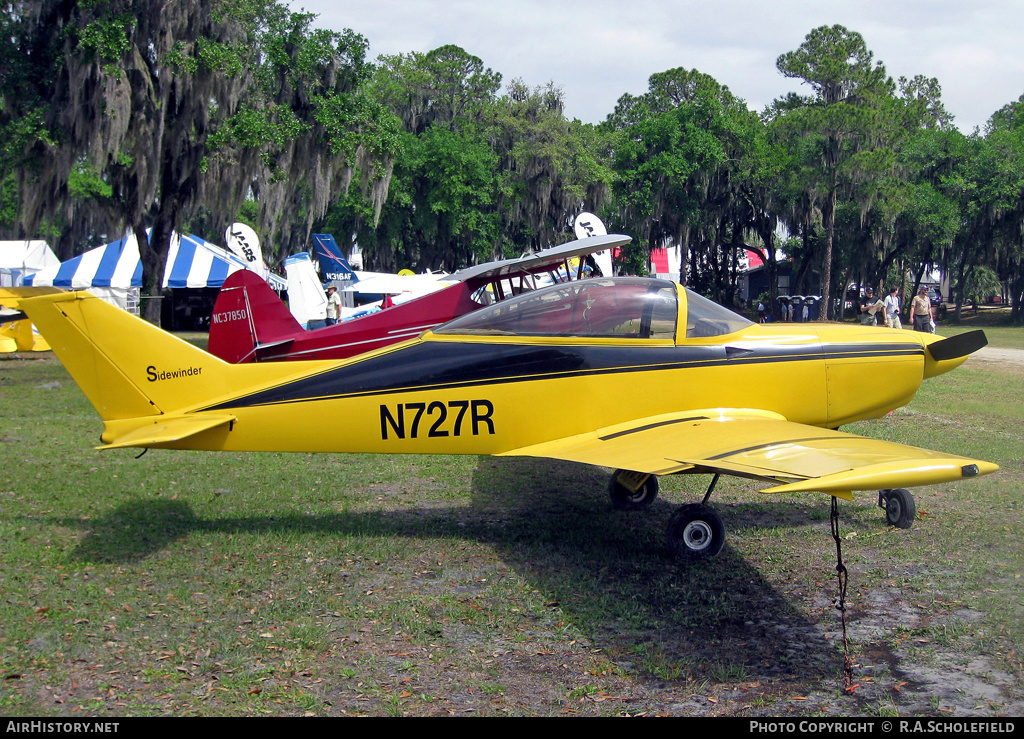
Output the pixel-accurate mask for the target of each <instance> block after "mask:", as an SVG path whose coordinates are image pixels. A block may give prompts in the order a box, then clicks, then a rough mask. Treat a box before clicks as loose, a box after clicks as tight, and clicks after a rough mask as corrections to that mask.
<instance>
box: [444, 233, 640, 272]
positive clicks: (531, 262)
mask: <svg viewBox="0 0 1024 739" xmlns="http://www.w3.org/2000/svg"><path fill="white" fill-rule="evenodd" d="M632 240H633V239H632V238H631V237H629V236H622V235H621V234H607V235H604V236H588V237H587V238H584V239H577V240H576V241H570V242H568V243H565V244H561V245H560V246H552V247H551V248H549V249H543V250H541V251H539V252H536V253H534V254H527V255H526V256H523V257H519V258H518V259H500V260H498V261H496V262H487V263H485V264H478V265H476V266H475V267H467V268H466V269H463V270H459V271H458V272H456V273H455V274H453V275H449V277H448V279H451V280H456V281H458V280H463V281H469V280H476V281H477V282H487V281H489V280H500V279H502V278H504V277H511V276H515V275H520V274H529V273H534V272H541V271H543V270H545V269H547V268H550V267H552V266H554V265H558V264H560V263H562V262H564V261H565V260H567V259H572V258H574V257H581V256H586V255H587V254H593V253H594V252H599V251H604V250H605V249H614V248H616V247H620V246H625V245H626V244H628V243H629V242H630V241H632Z"/></svg>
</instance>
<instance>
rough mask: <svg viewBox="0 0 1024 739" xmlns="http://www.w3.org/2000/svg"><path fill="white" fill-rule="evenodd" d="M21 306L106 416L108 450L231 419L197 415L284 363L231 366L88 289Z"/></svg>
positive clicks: (277, 372) (159, 441) (279, 373)
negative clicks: (204, 408) (101, 298)
mask: <svg viewBox="0 0 1024 739" xmlns="http://www.w3.org/2000/svg"><path fill="white" fill-rule="evenodd" d="M20 307H21V309H22V310H23V311H25V313H27V314H28V316H29V318H31V319H32V322H33V323H35V325H36V326H37V327H38V328H39V330H40V332H41V333H42V334H43V336H44V337H45V338H46V340H47V341H48V342H49V344H50V346H51V347H52V348H53V351H54V353H56V354H57V356H58V358H59V359H60V361H61V362H62V363H63V364H64V367H65V368H66V369H67V371H68V373H69V374H70V375H71V377H72V378H73V379H74V381H75V382H76V383H77V384H78V386H79V387H80V388H81V389H82V392H83V393H85V396H86V397H87V398H88V400H89V402H90V403H92V406H93V407H94V408H95V409H96V412H97V413H99V415H100V417H101V418H102V419H103V422H104V426H105V430H104V432H103V435H102V436H101V439H102V441H103V442H104V444H105V447H106V448H111V447H121V446H160V445H164V444H167V445H170V444H172V443H173V442H176V441H178V440H180V439H183V438H185V437H188V436H192V435H194V434H198V433H201V432H204V431H207V430H209V429H213V428H216V427H218V426H221V425H225V426H226V425H228V424H230V423H231V422H233V420H234V419H233V417H231V416H230V415H223V416H221V415H214V414H206V413H204V414H193V413H192V411H193V410H195V409H196V408H199V407H202V406H203V405H206V404H208V403H211V402H214V401H216V400H217V399H219V398H223V397H226V396H230V395H231V394H232V393H233V392H236V391H237V389H238V387H240V386H244V384H245V383H252V382H259V381H261V380H267V381H272V380H274V379H277V378H278V377H283V376H285V375H286V374H287V373H288V372H289V370H288V369H287V368H285V367H282V366H281V365H274V364H268V365H246V366H233V365H230V364H227V363H226V362H224V361H222V360H220V359H218V358H216V357H214V356H211V355H210V354H207V353H206V352H204V351H203V350H202V349H199V348H198V347H195V346H193V345H192V344H189V343H188V342H186V341H183V340H181V339H179V338H177V337H176V336H173V335H171V334H169V333H167V332H166V331H163V330H161V329H159V328H157V327H156V326H153V325H152V324H149V323H147V322H145V321H143V320H141V319H139V318H136V317H135V316H133V315H131V314H129V313H126V312H125V311H123V310H121V309H120V308H117V307H115V306H113V305H110V304H109V303H106V302H104V301H103V300H100V299H99V298H97V297H95V296H94V295H92V294H90V293H87V292H74V293H60V294H57V295H47V296H43V297H39V298H33V299H31V300H23V301H22V302H21V306H20Z"/></svg>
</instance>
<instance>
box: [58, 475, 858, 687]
mask: <svg viewBox="0 0 1024 739" xmlns="http://www.w3.org/2000/svg"><path fill="white" fill-rule="evenodd" d="M607 484H608V473H607V471H604V470H601V469H598V468H593V467H589V466H586V465H579V464H571V463H563V462H555V461H550V460H543V459H529V458H507V459H506V458H496V457H481V458H480V461H479V463H478V465H477V468H476V470H475V471H474V473H473V478H472V504H471V505H470V506H468V507H467V506H447V505H445V504H443V503H442V504H438V505H431V506H425V507H411V508H403V509H401V510H397V511H395V510H386V511H372V510H371V511H356V512H342V513H334V514H323V515H311V514H301V513H295V514H289V515H280V514H277V515H266V516H261V515H259V514H258V513H257V514H255V515H253V516H247V517H227V518H210V519H204V518H200V517H197V516H196V515H195V514H194V512H193V511H192V508H191V507H190V506H189V505H188V503H187V502H186V501H183V500H163V499H160V500H152V499H151V500H142V501H138V502H133V503H129V504H126V505H122V506H119V507H118V508H116V509H114V510H113V511H112V512H111V513H110V514H109V515H107V516H104V517H101V518H97V519H93V520H91V521H88V522H83V521H81V520H79V519H75V520H68V521H63V522H62V523H63V525H70V526H75V527H79V528H81V527H82V525H83V523H85V524H86V525H87V526H88V531H87V532H86V535H85V536H84V538H83V539H82V541H81V543H80V544H79V546H78V547H77V549H76V550H75V551H74V553H73V555H72V556H73V558H74V559H77V560H79V561H85V562H93V563H97V562H99V563H123V562H131V561H138V560H141V559H144V558H146V557H148V556H150V555H151V554H153V553H155V552H158V551H160V550H162V549H164V548H166V547H167V546H169V545H170V544H171V543H172V542H174V541H176V540H179V539H183V538H185V537H188V536H189V535H191V534H194V533H197V532H205V533H217V532H221V533H241V534H246V533H263V532H288V533H302V532H309V533H318V534H324V535H327V536H337V537H339V538H340V537H347V536H365V537H373V536H382V537H383V536H390V537H412V538H415V537H423V538H438V537H444V538H451V539H454V540H470V541H478V542H481V543H485V544H487V545H488V546H490V547H492V548H493V550H494V551H495V552H496V553H498V554H499V555H500V557H501V559H502V560H503V562H504V563H505V564H506V565H508V566H509V567H510V568H511V569H512V570H513V571H515V572H516V573H517V574H518V575H519V576H521V577H523V578H524V579H527V580H529V581H530V582H531V583H532V584H533V585H534V587H535V589H537V590H538V591H539V592H540V593H541V594H542V595H543V597H544V599H545V601H547V602H549V603H551V604H552V606H554V605H557V606H558V607H559V608H560V609H561V610H562V612H563V613H564V614H565V616H566V617H567V618H569V619H571V620H572V622H573V623H574V625H575V626H576V627H577V628H579V629H580V630H581V631H583V632H584V633H587V634H588V636H589V637H590V638H592V639H594V641H595V642H596V643H598V644H600V645H602V647H603V648H605V649H606V650H607V651H608V652H609V653H610V654H613V655H618V657H619V658H620V659H621V660H622V661H626V662H631V663H634V662H636V661H640V662H651V661H652V660H653V661H654V663H659V664H663V667H662V668H660V670H659V669H657V668H656V666H655V667H651V668H650V669H654V670H655V673H656V674H659V673H680V674H687V675H689V676H691V677H698V678H699V677H701V675H700V672H701V670H704V671H705V672H706V671H707V670H708V667H707V666H708V665H717V669H718V671H719V676H720V677H724V678H732V679H736V678H737V677H740V676H746V677H749V678H750V679H758V676H761V677H776V678H777V677H787V676H788V677H793V678H798V677H799V678H806V677H809V676H810V675H811V674H813V673H817V674H819V675H826V674H830V675H835V674H837V673H838V671H839V670H840V669H841V655H840V654H839V652H838V651H837V642H836V640H835V639H834V638H833V637H831V636H828V635H826V634H825V632H824V628H823V627H822V626H821V625H819V624H818V623H816V621H815V620H814V619H813V618H812V617H810V616H809V615H808V613H809V611H810V610H811V604H810V603H802V604H794V603H792V602H790V600H789V598H788V597H787V596H786V595H783V594H781V593H780V592H779V591H778V590H777V589H776V588H775V587H774V586H773V585H772V584H771V583H769V582H768V580H766V579H765V577H764V576H763V575H762V573H761V572H760V571H759V570H758V569H757V568H755V567H754V566H753V565H752V564H751V563H750V562H748V561H747V560H746V559H745V558H744V557H743V556H741V555H740V554H738V553H737V552H736V550H735V549H734V548H732V547H731V546H729V544H728V541H727V543H726V546H725V548H724V549H723V550H722V552H721V553H720V554H719V555H718V556H717V557H715V558H714V559H711V560H706V561H699V562H680V561H677V560H675V559H673V558H672V556H671V555H670V553H669V551H668V549H667V546H666V544H665V541H664V530H665V525H666V523H667V520H668V517H669V516H670V515H671V512H672V511H673V510H674V509H675V504H672V503H667V502H664V501H662V500H658V501H656V502H655V503H654V504H653V505H652V506H651V507H650V508H648V509H647V510H645V511H640V512H623V511H615V510H613V509H612V508H611V504H610V502H609V501H608V497H607V494H606V492H605V491H606V489H607ZM367 497H368V499H369V495H368V496H367ZM763 507H764V509H765V510H766V511H767V513H766V518H769V519H771V520H772V521H773V522H775V523H776V525H782V526H785V525H788V523H786V522H788V521H791V520H792V516H791V515H789V513H791V512H790V511H787V510H786V509H787V508H788V507H791V506H789V504H787V503H783V502H779V503H771V502H769V503H766V504H763ZM776 509H777V511H776ZM725 517H726V525H727V526H730V523H731V521H730V518H729V516H728V513H726V516H725ZM741 518H746V516H742V517H741ZM735 523H736V524H738V525H733V526H732V527H731V530H733V531H735V530H741V529H742V528H743V527H744V525H743V524H742V523H741V522H738V521H737V522H735ZM828 567H829V565H828V563H827V562H822V567H821V574H822V578H821V579H825V577H826V576H827V571H828ZM814 589H815V586H814V585H813V584H811V583H808V587H807V589H806V590H804V592H806V593H811V592H813V591H814ZM819 590H820V588H819ZM821 597H822V596H821V595H820V594H819V595H817V596H816V600H819V601H820V600H821ZM827 610H831V609H827ZM826 618H831V616H826ZM829 628H833V629H834V628H835V624H832V625H831V626H830V627H829ZM652 655H654V656H652ZM652 664H653V663H652ZM664 665H668V666H669V667H664Z"/></svg>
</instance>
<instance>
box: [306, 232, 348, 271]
mask: <svg viewBox="0 0 1024 739" xmlns="http://www.w3.org/2000/svg"><path fill="white" fill-rule="evenodd" d="M313 245H314V246H315V247H316V258H317V259H318V260H319V261H320V274H321V275H323V278H324V279H325V280H328V281H331V282H348V281H355V280H356V273H355V272H353V271H352V268H351V267H349V266H348V261H347V260H346V259H345V257H344V255H342V253H341V247H339V246H338V243H337V242H336V241H335V240H334V237H333V236H331V235H330V234H313Z"/></svg>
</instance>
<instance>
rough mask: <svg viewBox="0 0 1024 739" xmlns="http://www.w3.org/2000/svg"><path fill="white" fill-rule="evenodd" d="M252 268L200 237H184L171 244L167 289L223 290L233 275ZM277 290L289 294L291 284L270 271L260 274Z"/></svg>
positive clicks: (166, 272)
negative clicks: (202, 288) (197, 288)
mask: <svg viewBox="0 0 1024 739" xmlns="http://www.w3.org/2000/svg"><path fill="white" fill-rule="evenodd" d="M247 268H248V265H247V264H246V263H245V261H244V260H242V258H241V257H237V256H235V255H234V254H232V253H231V252H229V251H228V250H227V249H222V248H221V247H219V246H217V245H215V244H211V243H210V242H209V241H204V240H203V239H201V238H199V237H198V236H182V237H181V239H180V240H179V239H177V238H175V239H174V240H172V241H171V250H170V252H169V253H168V254H167V269H165V270H164V287H220V286H221V285H223V284H224V280H226V279H227V278H228V275H230V274H231V273H232V272H237V271H238V270H240V269H247ZM256 272H257V273H258V274H259V275H260V277H262V278H263V279H265V280H266V281H267V283H268V284H269V285H270V287H272V288H273V289H274V290H278V291H280V290H285V289H287V288H288V281H287V280H286V279H284V278H283V277H278V276H277V275H275V274H273V273H272V272H270V271H269V270H256Z"/></svg>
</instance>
